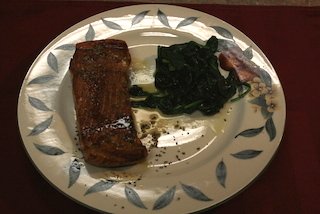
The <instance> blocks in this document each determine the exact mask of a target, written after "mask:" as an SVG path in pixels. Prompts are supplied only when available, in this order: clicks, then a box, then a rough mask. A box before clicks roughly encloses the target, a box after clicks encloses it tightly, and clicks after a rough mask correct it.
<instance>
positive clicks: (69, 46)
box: [56, 44, 76, 51]
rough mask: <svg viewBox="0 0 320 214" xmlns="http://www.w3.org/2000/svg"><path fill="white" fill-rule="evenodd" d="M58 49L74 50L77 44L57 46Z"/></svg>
mask: <svg viewBox="0 0 320 214" xmlns="http://www.w3.org/2000/svg"><path fill="white" fill-rule="evenodd" d="M56 49H57V50H64V51H74V50H75V49H76V46H75V44H64V45H60V46H59V47H56Z"/></svg>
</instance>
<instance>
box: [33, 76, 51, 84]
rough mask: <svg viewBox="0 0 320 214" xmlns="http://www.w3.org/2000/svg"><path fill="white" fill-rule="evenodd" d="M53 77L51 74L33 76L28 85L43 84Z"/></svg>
mask: <svg viewBox="0 0 320 214" xmlns="http://www.w3.org/2000/svg"><path fill="white" fill-rule="evenodd" d="M53 78H54V76H53V75H43V76H39V77H36V78H34V79H33V80H31V81H30V82H29V83H28V85H32V84H43V83H46V82H49V81H50V80H52V79H53Z"/></svg>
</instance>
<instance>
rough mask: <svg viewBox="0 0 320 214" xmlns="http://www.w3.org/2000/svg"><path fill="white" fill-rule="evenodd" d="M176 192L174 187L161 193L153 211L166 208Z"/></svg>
mask: <svg viewBox="0 0 320 214" xmlns="http://www.w3.org/2000/svg"><path fill="white" fill-rule="evenodd" d="M175 192H176V186H173V187H171V188H170V189H169V190H167V191H166V192H165V193H163V194H162V195H161V196H160V197H159V198H158V199H157V200H156V201H155V203H154V205H153V210H159V209H162V208H164V207H166V206H168V205H169V204H170V203H171V201H172V200H173V197H174V195H175Z"/></svg>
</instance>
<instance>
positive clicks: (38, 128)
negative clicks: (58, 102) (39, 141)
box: [28, 116, 53, 136]
mask: <svg viewBox="0 0 320 214" xmlns="http://www.w3.org/2000/svg"><path fill="white" fill-rule="evenodd" d="M52 119H53V116H51V117H49V118H48V119H46V120H45V121H43V122H41V123H39V124H38V125H36V126H35V127H34V128H33V129H32V130H31V132H30V134H29V135H28V136H34V135H38V134H40V133H41V132H43V131H45V130H46V129H47V128H48V127H49V126H50V124H51V122H52Z"/></svg>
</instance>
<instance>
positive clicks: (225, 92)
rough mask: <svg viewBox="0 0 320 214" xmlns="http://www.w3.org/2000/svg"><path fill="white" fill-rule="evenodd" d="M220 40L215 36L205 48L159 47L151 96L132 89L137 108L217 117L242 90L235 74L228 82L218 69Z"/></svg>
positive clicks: (192, 45) (133, 102)
mask: <svg viewBox="0 0 320 214" xmlns="http://www.w3.org/2000/svg"><path fill="white" fill-rule="evenodd" d="M217 47H218V40H217V38H216V37H214V36H212V37H211V38H210V39H209V40H208V41H207V42H206V44H205V45H201V44H198V43H196V42H193V41H191V42H188V43H183V44H175V45H172V46H169V47H162V46H159V47H158V53H157V54H158V56H157V59H156V71H155V74H154V75H155V87H156V88H157V92H155V93H148V92H146V91H143V89H142V88H140V87H139V86H137V85H133V86H132V87H131V88H130V94H131V96H133V97H145V99H143V100H134V101H132V106H133V107H146V108H157V109H159V110H160V111H161V112H162V113H164V114H168V115H173V114H183V113H187V114H191V113H193V112H194V111H197V110H199V111H200V112H202V113H203V114H205V115H213V114H215V113H217V112H219V110H220V109H221V108H222V107H223V105H224V104H225V103H226V102H227V101H228V100H230V99H231V98H232V97H233V96H234V95H235V93H236V92H237V89H238V88H240V87H241V86H242V83H241V82H240V81H239V80H238V78H237V76H236V73H235V72H229V74H228V76H227V77H226V78H225V77H224V76H223V75H222V74H221V73H220V71H219V69H218V59H217V56H216V55H215V53H216V51H217Z"/></svg>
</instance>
